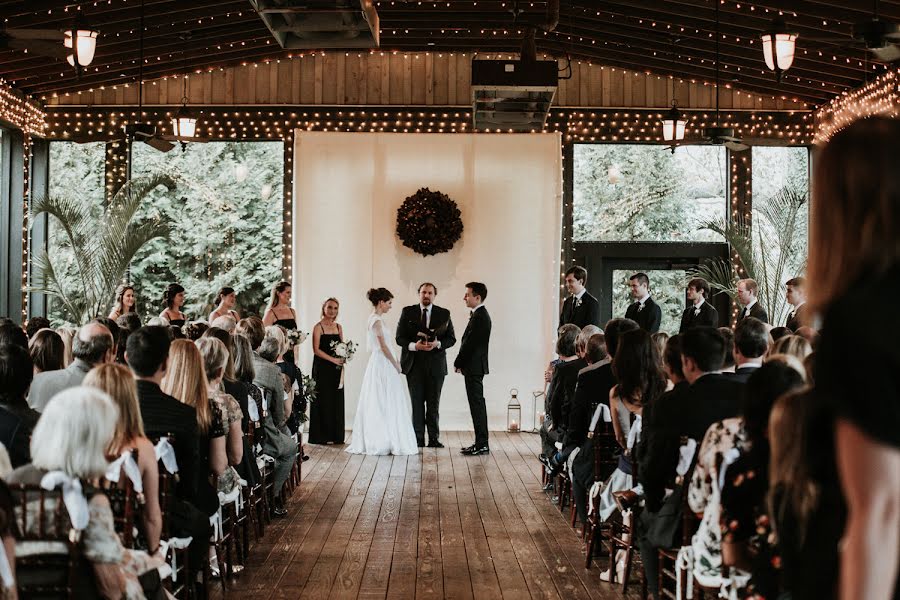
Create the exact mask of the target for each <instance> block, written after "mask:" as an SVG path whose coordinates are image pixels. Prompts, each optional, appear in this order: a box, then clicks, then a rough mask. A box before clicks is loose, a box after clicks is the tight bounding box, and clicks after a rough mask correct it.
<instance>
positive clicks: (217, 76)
mask: <svg viewBox="0 0 900 600" xmlns="http://www.w3.org/2000/svg"><path fill="white" fill-rule="evenodd" d="M229 72H231V70H230V69H229V70H228V71H218V70H216V71H213V72H212V73H210V79H211V81H210V84H209V87H210V97H211V98H212V101H211V102H212V103H214V104H224V103H225V84H226V80H227V79H228V73H229ZM232 81H233V80H232Z"/></svg>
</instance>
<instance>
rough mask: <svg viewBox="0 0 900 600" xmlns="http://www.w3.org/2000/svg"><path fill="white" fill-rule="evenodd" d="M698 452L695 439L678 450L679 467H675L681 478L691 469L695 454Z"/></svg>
mask: <svg viewBox="0 0 900 600" xmlns="http://www.w3.org/2000/svg"><path fill="white" fill-rule="evenodd" d="M696 451H697V440H695V439H694V438H688V441H687V442H685V443H684V444H682V445H681V447H680V448H679V449H678V466H677V467H675V472H676V473H678V475H679V476H681V477H684V475H685V473H687V472H688V469H690V468H691V463H692V462H693V461H694V453H695V452H696Z"/></svg>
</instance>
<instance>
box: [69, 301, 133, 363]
mask: <svg viewBox="0 0 900 600" xmlns="http://www.w3.org/2000/svg"><path fill="white" fill-rule="evenodd" d="M129 314H134V313H129ZM121 318H122V317H119V319H121ZM117 320H118V319H117ZM132 331H135V330H134V329H129V328H128V327H119V335H118V337H116V362H117V363H119V364H120V365H124V364H126V362H125V347H126V346H127V345H128V336H129V335H131V332H132ZM60 339H62V338H60Z"/></svg>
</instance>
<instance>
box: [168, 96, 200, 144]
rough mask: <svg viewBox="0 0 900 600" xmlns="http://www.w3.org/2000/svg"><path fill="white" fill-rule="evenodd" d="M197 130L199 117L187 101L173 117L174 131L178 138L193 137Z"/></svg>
mask: <svg viewBox="0 0 900 600" xmlns="http://www.w3.org/2000/svg"><path fill="white" fill-rule="evenodd" d="M196 132H197V117H196V116H194V114H193V113H192V112H191V111H190V110H189V109H188V107H187V103H186V102H185V103H184V104H182V105H181V108H179V109H178V112H177V113H175V116H174V117H172V133H173V135H174V136H175V137H177V138H192V137H194V134H195V133H196Z"/></svg>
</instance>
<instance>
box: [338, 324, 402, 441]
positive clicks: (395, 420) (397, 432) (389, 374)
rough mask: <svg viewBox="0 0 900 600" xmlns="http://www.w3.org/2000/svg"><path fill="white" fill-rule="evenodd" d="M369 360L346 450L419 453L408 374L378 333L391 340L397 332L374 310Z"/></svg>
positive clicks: (369, 331)
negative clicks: (394, 361)
mask: <svg viewBox="0 0 900 600" xmlns="http://www.w3.org/2000/svg"><path fill="white" fill-rule="evenodd" d="M366 329H367V334H366V341H367V343H368V349H369V351H370V352H371V354H370V355H369V364H368V365H366V374H365V375H364V376H363V382H362V387H361V388H360V390H359V404H358V405H357V407H356V418H355V419H354V420H353V433H352V437H351V439H350V446H349V447H348V448H347V452H350V453H351V454H377V455H383V454H397V455H400V454H418V453H419V446H418V444H417V443H416V433H415V431H414V430H413V426H412V404H411V402H410V399H409V388H407V387H406V377H405V376H404V375H402V374H400V373H398V372H397V369H395V368H394V365H393V364H392V362H391V359H390V358H388V357H387V356H385V355H384V353H383V352H382V351H381V345H380V344H379V343H378V333H380V334H381V335H382V336H384V339H385V341H387V343H388V344H390V343H392V342H393V339H394V336H393V334H392V333H391V331H390V330H389V329H388V327H387V325H386V324H385V322H384V319H382V317H381V316H379V315H376V314H375V313H372V315H371V316H369V322H368V324H367V328H366Z"/></svg>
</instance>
